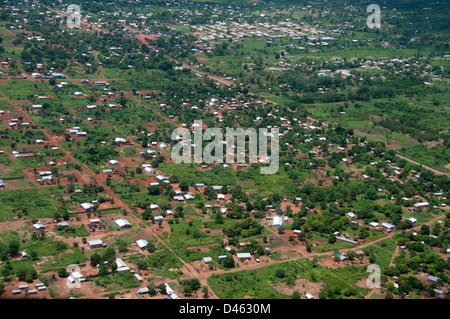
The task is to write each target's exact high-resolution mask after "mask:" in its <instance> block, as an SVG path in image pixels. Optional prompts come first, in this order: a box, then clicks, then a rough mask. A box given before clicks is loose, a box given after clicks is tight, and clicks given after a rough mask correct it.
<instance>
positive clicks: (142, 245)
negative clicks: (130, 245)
mask: <svg viewBox="0 0 450 319" xmlns="http://www.w3.org/2000/svg"><path fill="white" fill-rule="evenodd" d="M136 244H137V245H138V246H139V248H140V249H144V248H146V247H147V245H148V241H146V240H145V239H139V240H137V241H136Z"/></svg>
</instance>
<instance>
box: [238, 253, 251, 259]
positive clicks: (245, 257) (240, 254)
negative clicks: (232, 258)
mask: <svg viewBox="0 0 450 319" xmlns="http://www.w3.org/2000/svg"><path fill="white" fill-rule="evenodd" d="M236 256H237V258H239V259H241V258H242V259H250V258H252V255H251V254H250V253H237V254H236Z"/></svg>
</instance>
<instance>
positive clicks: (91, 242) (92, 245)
mask: <svg viewBox="0 0 450 319" xmlns="http://www.w3.org/2000/svg"><path fill="white" fill-rule="evenodd" d="M87 243H88V245H89V248H90V249H94V248H100V247H103V242H102V240H101V239H94V240H88V242H87Z"/></svg>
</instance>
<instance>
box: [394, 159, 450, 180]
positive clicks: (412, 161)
mask: <svg viewBox="0 0 450 319" xmlns="http://www.w3.org/2000/svg"><path fill="white" fill-rule="evenodd" d="M395 155H396V156H397V157H399V158H401V159H404V160H405V161H408V162H411V163H413V164H416V165H419V166H422V167H423V168H426V169H427V170H430V171H432V172H433V173H434V174H436V175H446V176H450V173H444V172H441V171H438V170H437V169H435V168H432V167H429V166H426V165H423V164H421V163H419V162H416V161H414V160H412V159H410V158H407V157H405V156H403V155H399V154H395Z"/></svg>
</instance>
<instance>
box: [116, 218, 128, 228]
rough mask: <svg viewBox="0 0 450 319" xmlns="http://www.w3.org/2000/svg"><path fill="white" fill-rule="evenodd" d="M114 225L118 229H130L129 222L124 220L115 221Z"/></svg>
mask: <svg viewBox="0 0 450 319" xmlns="http://www.w3.org/2000/svg"><path fill="white" fill-rule="evenodd" d="M115 223H116V225H117V226H118V227H119V228H126V227H131V224H130V222H129V221H128V220H126V219H118V220H116V221H115Z"/></svg>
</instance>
